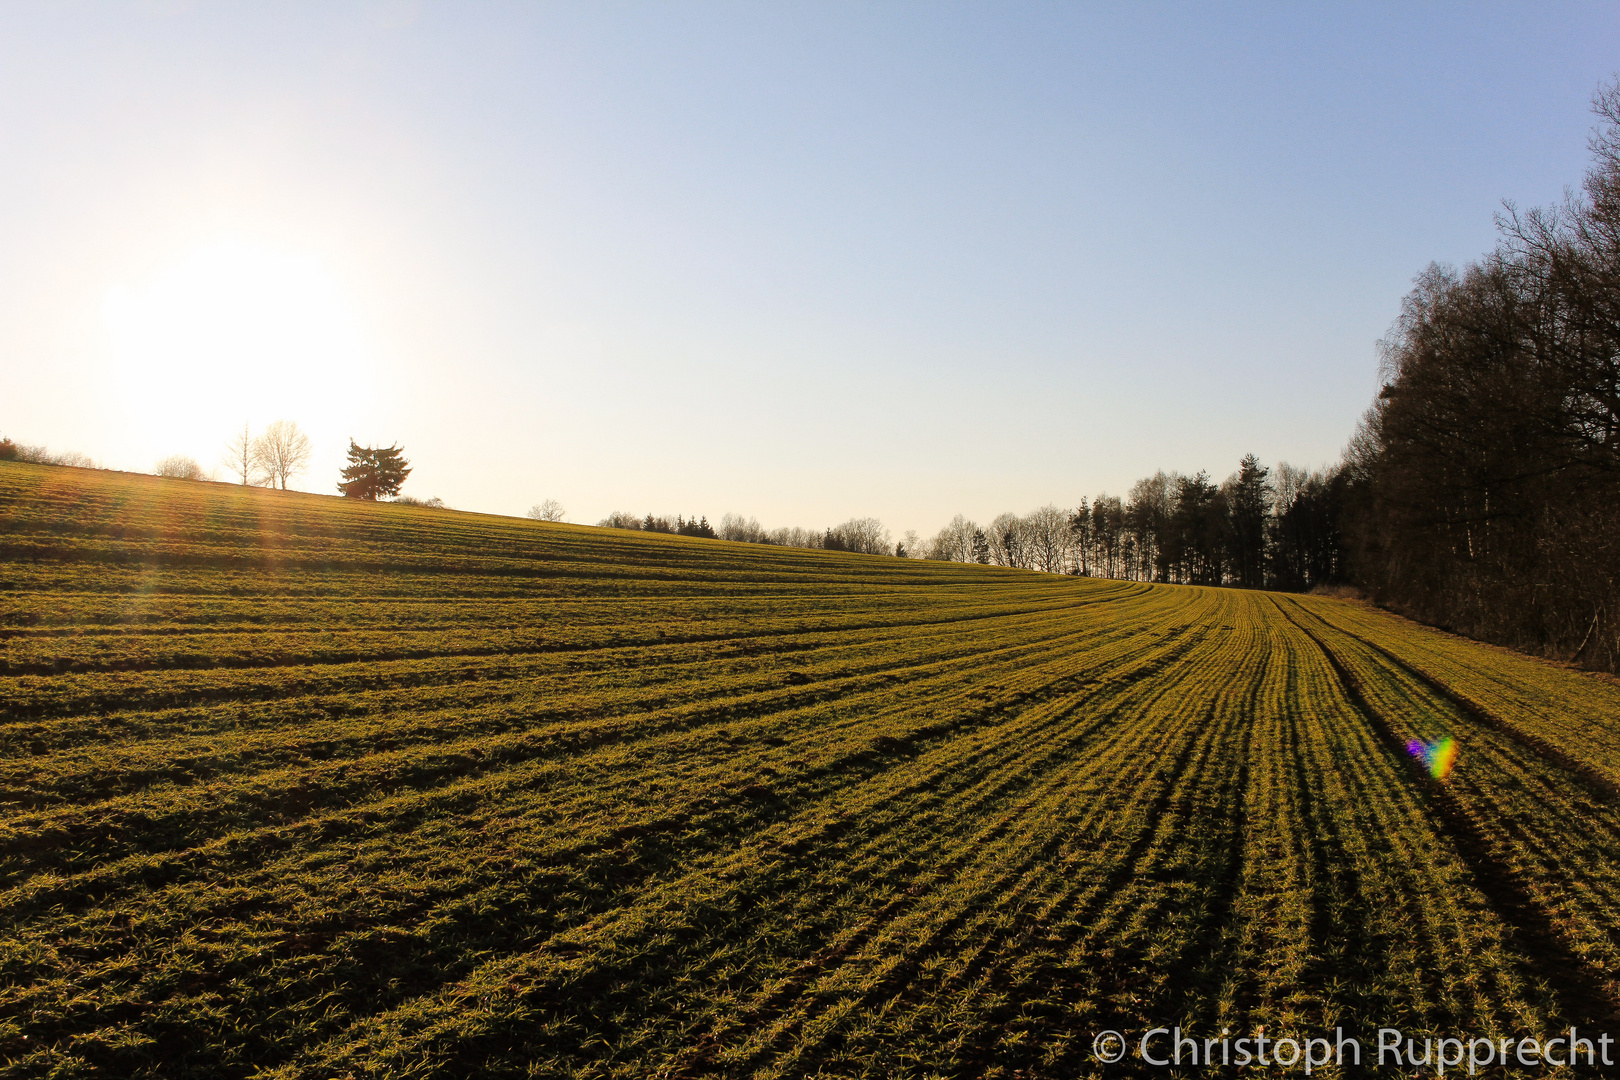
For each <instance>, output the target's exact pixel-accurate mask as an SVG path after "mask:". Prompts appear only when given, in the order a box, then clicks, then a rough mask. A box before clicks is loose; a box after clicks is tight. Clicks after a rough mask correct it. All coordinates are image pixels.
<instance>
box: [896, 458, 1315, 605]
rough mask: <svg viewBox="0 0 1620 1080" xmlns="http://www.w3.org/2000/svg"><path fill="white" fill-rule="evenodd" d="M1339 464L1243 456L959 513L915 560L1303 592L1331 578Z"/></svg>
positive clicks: (918, 547)
mask: <svg viewBox="0 0 1620 1080" xmlns="http://www.w3.org/2000/svg"><path fill="white" fill-rule="evenodd" d="M1341 488H1342V483H1341V481H1340V479H1339V472H1338V470H1329V469H1323V470H1316V471H1311V470H1307V469H1301V468H1297V467H1295V466H1291V465H1288V464H1286V463H1284V464H1282V465H1279V466H1278V467H1277V468H1276V470H1275V471H1273V470H1271V469H1268V468H1267V467H1266V466H1264V465H1261V464H1260V462H1259V461H1258V460H1257V459H1256V458H1255V457H1254V456H1253V455H1252V454H1251V455H1249V456H1247V457H1245V458H1244V459H1243V460H1242V461H1241V462H1240V463H1239V465H1238V468H1237V470H1236V471H1235V472H1233V473H1232V475H1231V476H1229V477H1227V478H1226V480H1224V481H1223V482H1221V483H1219V484H1216V483H1213V482H1212V481H1211V480H1210V478H1209V475H1208V474H1207V473H1204V472H1199V473H1196V474H1193V475H1191V476H1184V475H1181V474H1179V473H1175V472H1164V471H1162V470H1161V471H1159V472H1156V473H1154V474H1153V475H1152V476H1149V477H1146V478H1144V479H1142V480H1138V481H1137V482H1136V483H1135V484H1134V485H1132V487H1131V490H1130V493H1129V494H1128V495H1127V496H1124V497H1120V496H1117V495H1108V494H1102V495H1098V496H1097V497H1096V498H1094V499H1090V500H1088V499H1081V500H1080V505H1079V506H1077V507H1060V506H1053V505H1048V506H1043V507H1040V508H1038V509H1036V510H1032V511H1030V512H1029V513H1027V514H1023V515H1018V514H1012V513H1006V514H1002V515H1000V516H999V517H997V518H995V519H994V520H993V521H990V522H988V523H986V524H982V525H981V524H979V523H977V522H974V521H971V520H969V519H967V518H965V517H963V516H962V515H960V514H958V515H957V516H956V517H955V518H953V519H952V520H951V522H950V524H948V525H946V526H945V527H944V528H943V529H941V530H940V531H939V533H938V534H936V535H935V536H934V537H933V539H931V540H929V541H927V542H926V543H924V544H921V545H917V547H916V549H915V550H916V553H917V555H918V556H919V557H921V558H929V559H945V560H950V561H952V562H977V563H985V564H991V565H996V566H1011V567H1017V568H1020V569H1024V570H1040V571H1044V572H1046V573H1053V574H1079V575H1084V576H1088V577H1108V578H1123V579H1127V580H1131V581H1158V582H1167V583H1175V584H1183V585H1235V586H1242V587H1245V588H1254V589H1261V588H1273V589H1310V588H1314V587H1316V586H1319V585H1326V584H1333V583H1336V582H1339V581H1341V580H1342V576H1343V572H1344V559H1343V553H1342V549H1341V544H1340V541H1339V534H1338V528H1337V520H1336V519H1337V511H1338V501H1339V499H1340V498H1341V497H1342V493H1341Z"/></svg>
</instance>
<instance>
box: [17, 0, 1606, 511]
mask: <svg viewBox="0 0 1620 1080" xmlns="http://www.w3.org/2000/svg"><path fill="white" fill-rule="evenodd" d="M1617 30H1620V9H1616V8H1614V7H1612V6H1608V5H1597V4H1591V5H1584V4H1583V5H1537V6H1535V7H1522V8H1515V7H1510V6H1507V5H1501V6H1486V5H1461V4H1459V5H1448V6H1435V7H1427V8H1421V9H1419V8H1416V7H1414V6H1411V5H1394V4H1392V5H1387V6H1376V7H1375V6H1334V7H1331V8H1330V7H1327V6H1325V5H1297V6H1280V5H1276V6H1274V5H1262V6H1247V7H1221V8H1216V7H1204V6H1183V5H1174V6H1170V5H1165V6H1149V5H1135V4H1132V5H1117V6H1116V5H1109V6H1102V5H1098V6H1089V5H1072V4H988V3H987V4H900V3H895V4H882V5H856V4H848V3H815V4H812V3H798V4H746V3H736V4H708V3H679V4H612V3H578V4H574V3H556V4H544V5H531V4H513V5H498V4H485V5H476V6H474V5H463V4H448V3H446V4H427V3H424V4H411V3H356V4H326V3H322V4H308V5H298V4H290V3H275V4H257V5H249V4H209V3H195V4H190V3H142V4H130V5H123V6H120V5H112V4H40V5H34V4H23V3H18V4H9V5H7V6H6V7H4V8H3V9H0V151H3V157H0V161H3V165H0V235H3V236H4V238H5V240H4V243H3V245H0V434H3V435H6V436H9V437H11V438H12V439H14V440H16V441H18V442H22V443H29V444H44V445H46V446H48V447H49V448H50V449H52V450H58V451H67V450H73V451H79V452H82V453H86V454H89V455H90V456H92V457H93V458H95V459H96V460H97V461H98V462H100V463H102V464H104V465H107V466H110V467H112V468H118V469H128V470H136V471H150V470H151V469H153V468H154V466H155V463H156V461H157V460H158V459H159V458H161V457H164V456H166V455H170V454H186V455H190V456H192V457H195V458H197V459H198V460H199V461H200V462H202V464H203V465H204V466H205V467H208V468H211V469H217V470H218V471H219V473H220V475H221V476H222V477H223V476H224V475H225V471H224V469H223V466H222V457H223V453H222V451H223V447H224V444H225V442H226V440H227V439H228V438H229V437H230V436H231V434H232V433H233V431H237V430H240V428H241V425H242V424H243V423H244V422H248V423H251V424H252V425H253V426H254V427H255V428H258V427H262V426H263V425H264V424H265V423H266V422H268V421H270V420H274V419H278V418H286V419H290V420H293V421H295V422H297V423H298V424H299V425H300V426H301V427H302V428H303V429H304V430H305V431H306V432H308V433H309V434H310V435H311V437H312V438H313V440H314V450H315V452H314V458H313V461H312V463H311V466H310V469H309V471H307V472H306V473H304V474H303V475H302V476H300V477H298V478H296V479H295V481H294V484H293V486H294V487H298V488H302V489H304V490H309V491H317V492H326V493H332V492H333V491H334V484H335V482H336V480H337V472H338V469H339V467H340V465H341V463H342V460H343V452H344V450H345V448H346V446H347V440H348V438H349V437H350V436H352V437H354V438H355V439H357V440H359V441H360V442H362V443H366V444H371V443H380V444H388V443H398V444H399V445H401V446H402V447H403V448H404V449H405V452H406V456H407V457H408V458H409V459H410V460H411V461H412V463H413V464H414V466H415V472H414V474H413V475H412V476H411V478H410V480H409V481H408V483H407V484H406V487H405V493H406V494H414V495H417V496H419V497H423V498H426V497H430V496H438V497H441V498H443V499H444V500H445V501H446V502H447V503H449V504H450V505H452V506H455V507H457V508H460V509H465V510H480V511H488V512H494V513H503V514H519V513H522V512H523V511H524V510H525V509H526V508H527V507H529V506H530V505H532V504H535V503H538V502H540V501H541V500H542V499H546V498H554V499H557V500H559V501H560V502H561V503H562V504H563V505H564V506H565V507H567V510H568V513H567V517H568V519H569V520H571V521H580V522H595V521H596V520H598V519H599V518H601V517H604V516H605V515H606V514H607V513H609V512H610V511H613V510H625V511H630V512H634V513H636V514H643V513H646V512H648V511H653V512H656V513H669V514H676V513H682V514H704V515H707V516H708V517H709V518H710V519H711V520H717V519H718V518H719V517H720V515H721V514H722V513H725V512H735V513H741V514H743V515H745V516H754V517H757V518H758V519H759V521H760V522H761V523H762V524H764V525H765V526H767V527H771V526H777V525H801V526H806V527H810V528H820V527H823V526H826V525H832V524H836V523H838V522H840V521H843V520H845V519H847V518H850V517H867V516H874V517H878V518H881V519H882V520H883V521H884V522H885V524H887V525H888V526H889V527H890V528H891V530H892V531H893V532H894V533H895V534H897V535H898V534H899V533H900V532H901V531H903V530H905V529H916V530H918V531H919V532H922V533H923V534H924V535H929V534H931V533H932V532H934V531H935V530H937V529H938V527H939V526H940V525H942V524H944V523H945V521H946V520H948V519H949V517H950V516H951V515H952V514H954V513H958V512H961V513H966V514H968V515H969V516H971V517H976V518H979V519H987V518H990V517H992V516H994V515H995V514H996V513H998V512H1001V511H1004V510H1012V511H1016V512H1020V513H1021V512H1024V511H1027V510H1029V509H1031V508H1032V507H1035V506H1038V505H1041V504H1044V503H1048V502H1056V503H1058V504H1060V505H1073V504H1074V503H1076V502H1078V500H1079V499H1080V498H1081V497H1082V496H1095V495H1096V494H1097V493H1098V492H1101V491H1109V492H1112V493H1115V494H1123V493H1124V492H1125V490H1126V489H1127V488H1128V487H1129V485H1130V484H1131V483H1132V482H1133V481H1134V480H1135V479H1137V478H1138V477H1141V476H1145V475H1148V474H1151V473H1152V472H1153V471H1154V470H1156V469H1161V468H1162V469H1176V470H1180V471H1183V472H1193V471H1197V470H1199V469H1207V470H1208V471H1209V472H1210V473H1211V474H1212V475H1213V476H1214V477H1215V478H1216V479H1220V478H1221V477H1223V476H1225V475H1226V474H1227V473H1228V472H1230V471H1231V470H1232V469H1233V468H1234V467H1235V466H1236V464H1237V461H1238V459H1239V458H1240V457H1241V456H1242V455H1243V454H1245V453H1248V452H1253V453H1255V454H1257V455H1258V456H1259V457H1260V458H1261V459H1262V460H1263V461H1265V462H1267V463H1272V464H1274V463H1276V462H1277V461H1279V460H1288V461H1292V462H1294V463H1296V464H1305V465H1318V464H1323V463H1326V462H1329V461H1331V460H1333V459H1335V458H1336V457H1337V456H1338V454H1339V451H1340V449H1341V447H1342V446H1343V445H1344V443H1345V440H1346V438H1347V437H1348V436H1349V435H1350V434H1351V431H1352V429H1353V427H1354V424H1355V422H1356V419H1357V417H1358V416H1359V415H1360V413H1361V412H1362V411H1363V410H1364V409H1365V408H1366V406H1367V405H1368V404H1369V402H1370V400H1371V398H1372V396H1373V393H1374V391H1375V389H1376V387H1377V351H1376V347H1375V345H1376V341H1377V339H1378V338H1379V337H1380V336H1381V335H1382V334H1383V333H1385V332H1386V330H1387V328H1388V327H1389V325H1390V323H1391V321H1392V320H1393V319H1394V317H1395V316H1396V315H1397V313H1398V311H1399V305H1400V300H1401V297H1402V296H1403V295H1404V294H1405V293H1406V292H1407V290H1408V288H1409V287H1410V283H1411V280H1412V278H1413V276H1414V275H1415V274H1417V273H1418V272H1419V271H1421V270H1422V269H1423V267H1424V266H1425V265H1426V264H1428V263H1429V262H1430V261H1435V260H1437V261H1441V262H1452V263H1462V262H1465V261H1467V260H1470V259H1473V258H1477V257H1478V256H1479V255H1481V254H1482V253H1483V252H1485V251H1486V250H1488V249H1489V247H1490V246H1491V244H1492V243H1493V242H1494V239H1495V226H1494V224H1493V215H1494V214H1495V213H1497V212H1499V211H1500V209H1501V207H1502V202H1503V200H1512V201H1513V202H1515V203H1517V204H1519V205H1521V206H1533V205H1542V204H1548V203H1552V202H1555V201H1557V200H1559V199H1560V198H1561V197H1562V195H1563V191H1564V189H1565V187H1566V186H1570V185H1576V184H1578V183H1579V181H1580V178H1581V175H1582V173H1583V171H1584V169H1585V167H1586V160H1587V154H1586V138H1587V136H1588V133H1589V132H1590V131H1591V129H1592V125H1593V123H1594V118H1593V117H1592V116H1591V114H1590V113H1589V111H1588V103H1589V99H1590V97H1591V95H1592V93H1593V91H1594V90H1596V89H1597V88H1598V86H1599V85H1600V84H1602V83H1603V82H1605V81H1606V80H1608V79H1610V78H1611V77H1612V75H1613V72H1614V71H1615V69H1616V68H1620V49H1617V47H1616V46H1617V45H1620V35H1617Z"/></svg>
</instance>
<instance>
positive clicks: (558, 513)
mask: <svg viewBox="0 0 1620 1080" xmlns="http://www.w3.org/2000/svg"><path fill="white" fill-rule="evenodd" d="M566 513H568V511H566V510H564V509H563V504H562V503H560V502H558V501H557V500H556V499H547V500H546V501H545V502H543V503H540V504H539V505H538V506H531V507H529V512H528V514H527V515H525V516H527V517H530V518H533V519H534V520H535V521H561V520H562V519H563V515H564V514H566Z"/></svg>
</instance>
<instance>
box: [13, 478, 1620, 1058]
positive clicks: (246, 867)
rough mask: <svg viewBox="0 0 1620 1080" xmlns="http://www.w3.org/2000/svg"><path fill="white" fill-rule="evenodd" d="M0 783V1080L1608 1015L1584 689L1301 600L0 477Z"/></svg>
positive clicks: (1619, 805)
mask: <svg viewBox="0 0 1620 1080" xmlns="http://www.w3.org/2000/svg"><path fill="white" fill-rule="evenodd" d="M1447 738H1449V739H1451V740H1453V743H1452V744H1451V745H1452V746H1453V747H1454V748H1455V751H1456V758H1455V764H1454V766H1453V767H1452V768H1451V770H1450V771H1449V773H1448V774H1446V775H1444V776H1443V777H1441V778H1436V776H1435V775H1433V774H1432V773H1433V772H1435V771H1438V770H1431V769H1429V768H1428V767H1427V765H1426V763H1425V761H1424V760H1422V759H1421V758H1420V757H1416V756H1414V755H1413V753H1412V752H1411V750H1410V748H1409V744H1410V743H1412V742H1413V741H1414V740H1415V741H1418V742H1420V743H1422V744H1424V745H1426V746H1430V747H1434V746H1439V745H1440V744H1441V743H1442V740H1444V739H1447ZM1430 756H1431V757H1433V756H1436V755H1433V754H1431V755H1430ZM0 772H3V778H0V920H3V933H0V1076H5V1077H21V1076H59V1077H77V1076H96V1077H164V1078H169V1077H240V1076H258V1077H277V1078H282V1077H312V1078H324V1077H350V1076H352V1077H370V1076H436V1077H463V1076H490V1077H506V1076H543V1077H652V1076H659V1077H671V1078H674V1077H700V1076H722V1077H744V1076H748V1077H798V1076H809V1075H825V1076H860V1077H893V1078H906V1077H917V1078H920V1077H953V1078H955V1077H963V1078H966V1077H1004V1078H1011V1077H1029V1078H1033V1077H1065V1078H1069V1077H1082V1076H1108V1075H1127V1074H1130V1073H1131V1072H1132V1071H1133V1069H1134V1068H1136V1066H1134V1065H1133V1064H1132V1063H1131V1062H1129V1061H1127V1062H1126V1063H1124V1064H1121V1065H1119V1066H1113V1067H1105V1066H1103V1065H1100V1064H1099V1063H1098V1062H1097V1061H1096V1060H1095V1059H1094V1058H1093V1055H1092V1036H1093V1034H1094V1033H1095V1032H1097V1031H1100V1030H1102V1029H1105V1028H1106V1029H1118V1030H1121V1031H1125V1032H1127V1033H1133V1038H1134V1037H1135V1036H1137V1035H1140V1033H1141V1032H1142V1031H1143V1030H1145V1029H1147V1028H1151V1027H1155V1026H1174V1025H1180V1026H1181V1027H1183V1028H1185V1029H1188V1030H1190V1031H1192V1032H1194V1033H1195V1034H1197V1035H1199V1036H1201V1037H1202V1036H1206V1035H1215V1036H1217V1037H1218V1036H1219V1033H1220V1031H1221V1029H1222V1028H1229V1029H1230V1030H1231V1031H1232V1032H1251V1031H1253V1030H1254V1029H1256V1028H1257V1027H1259V1026H1261V1025H1264V1026H1266V1028H1267V1029H1268V1030H1269V1031H1271V1032H1273V1033H1274V1034H1277V1033H1283V1032H1299V1033H1309V1034H1315V1033H1317V1032H1319V1031H1322V1030H1326V1031H1328V1032H1330V1033H1331V1031H1332V1029H1333V1028H1334V1027H1335V1026H1342V1027H1343V1028H1344V1029H1345V1030H1346V1032H1347V1033H1348V1032H1354V1033H1355V1034H1357V1035H1358V1036H1360V1037H1361V1038H1362V1039H1363V1040H1364V1045H1367V1046H1369V1047H1370V1046H1371V1044H1372V1041H1373V1038H1374V1035H1373V1033H1374V1031H1375V1030H1376V1029H1377V1028H1378V1027H1380V1026H1391V1027H1399V1028H1401V1029H1402V1030H1403V1032H1405V1033H1406V1034H1408V1035H1416V1036H1417V1039H1418V1042H1419V1043H1420V1044H1421V1042H1422V1039H1423V1037H1424V1035H1425V1034H1434V1035H1436V1036H1438V1035H1441V1034H1458V1033H1478V1034H1480V1035H1484V1036H1499V1037H1503V1038H1505V1037H1510V1036H1511V1037H1518V1036H1520V1035H1546V1034H1551V1033H1554V1032H1555V1031H1557V1030H1558V1029H1560V1028H1567V1027H1568V1026H1569V1025H1570V1024H1571V1023H1574V1024H1578V1025H1580V1026H1581V1027H1582V1028H1588V1027H1591V1028H1594V1030H1597V1029H1606V1030H1608V1031H1610V1032H1614V1033H1616V1034H1620V865H1617V859H1616V855H1617V854H1620V688H1617V687H1616V685H1615V684H1613V683H1612V682H1607V681H1603V680H1601V679H1599V678H1597V677H1593V676H1588V675H1583V674H1579V673H1575V672H1570V671H1566V670H1563V669H1559V668H1556V667H1552V666H1549V665H1547V664H1543V663H1540V662H1537V661H1533V660H1530V659H1526V658H1522V657H1518V656H1515V655H1512V654H1509V653H1506V652H1503V651H1500V650H1495V649H1489V648H1486V647H1483V646H1479V645H1475V644H1472V643H1469V642H1466V641H1462V640H1459V639H1456V638H1453V637H1450V636H1447V635H1444V634H1441V633H1439V632H1437V631H1433V630H1428V629H1425V628H1421V627H1417V626H1415V625H1412V624H1409V623H1405V622H1402V621H1400V620H1397V619H1395V618H1393V617H1392V616H1389V615H1386V614H1383V613H1380V612H1378V611H1376V610H1373V609H1371V608H1367V607H1365V606H1360V605H1356V604H1353V603H1348V602H1344V601H1338V600H1332V599H1327V598H1318V597H1300V596H1288V595H1280V594H1266V593H1251V592H1242V591H1237V590H1217V589H1198V588H1189V587H1179V586H1147V585H1140V584H1132V583H1125V582H1112V581H1095V580H1086V579H1074V578H1058V577H1051V576H1046V575H1039V574H1033V573H1026V572H1021V571H1013V570H1004V569H999V568H995V567H978V566H958V565H950V564H940V563H922V562H915V561H905V560H898V559H886V558H878V557H867V556H856V555H841V554H834V553H824V552H807V551H799V550H789V549H782V548H772V547H764V546H752V545H740V544H725V543H721V542H717V541H706V540H693V539H684V538H679V537H670V536H659V535H643V534H639V533H627V532H615V531H609V530H598V529H588V528H581V527H574V526H567V525H546V524H538V523H533V522H526V521H519V520H514V519H509V518H498V517H486V516H479V515H473V514H461V513H455V512H449V511H436V510H426V509H418V508H411V507H403V506H398V507H396V506H386V505H380V506H379V505H351V504H346V503H344V502H343V501H341V500H337V499H327V498H320V497H315V496H300V495H286V494H277V493H273V492H267V491H245V490H241V489H236V488H231V487H227V486H224V485H215V484H193V483H186V482H182V481H165V480H159V479H156V478H142V477H133V476H121V475H116V474H108V473H98V472H92V471H86V470H79V469H66V468H47V467H41V466H24V465H10V464H0ZM1149 1071H1151V1072H1153V1073H1154V1074H1155V1075H1161V1076H1170V1075H1208V1074H1210V1073H1211V1072H1212V1070H1208V1069H1203V1070H1200V1069H1181V1070H1178V1069H1174V1068H1165V1069H1157V1070H1149ZM1232 1071H1236V1070H1235V1068H1234V1069H1233V1070H1232ZM1252 1071H1253V1070H1245V1072H1252ZM1375 1072H1376V1070H1369V1069H1362V1070H1356V1071H1354V1073H1353V1074H1356V1075H1359V1074H1361V1073H1368V1074H1373V1073H1375ZM1406 1072H1407V1074H1408V1075H1409V1074H1410V1073H1411V1070H1410V1069H1408V1070H1406ZM1317 1074H1318V1075H1350V1074H1352V1070H1349V1069H1346V1070H1343V1071H1340V1070H1336V1069H1334V1068H1328V1069H1325V1070H1324V1069H1319V1070H1318V1072H1317ZM1499 1074H1500V1073H1499V1071H1498V1075H1499Z"/></svg>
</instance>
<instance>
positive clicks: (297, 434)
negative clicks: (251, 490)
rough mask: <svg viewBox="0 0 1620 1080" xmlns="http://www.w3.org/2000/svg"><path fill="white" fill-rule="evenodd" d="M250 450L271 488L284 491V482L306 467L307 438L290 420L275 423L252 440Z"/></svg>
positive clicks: (308, 447) (308, 445)
mask: <svg viewBox="0 0 1620 1080" xmlns="http://www.w3.org/2000/svg"><path fill="white" fill-rule="evenodd" d="M253 451H254V455H255V457H256V458H257V462H258V465H259V467H260V468H262V469H263V470H264V473H265V475H266V476H267V477H268V478H269V480H270V486H271V487H279V488H281V490H282V491H286V490H287V482H288V481H289V480H291V479H292V478H293V477H294V476H296V475H298V474H299V473H301V472H303V471H304V469H305V468H307V467H308V466H309V453H310V441H309V436H308V435H305V434H304V433H303V432H302V431H299V430H298V425H297V424H295V423H293V422H292V421H291V420H277V421H276V422H275V423H273V424H271V425H270V426H269V427H267V428H265V429H264V434H263V435H260V436H259V437H258V438H257V439H254V440H253Z"/></svg>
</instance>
